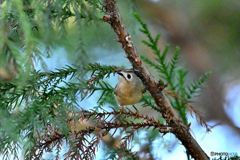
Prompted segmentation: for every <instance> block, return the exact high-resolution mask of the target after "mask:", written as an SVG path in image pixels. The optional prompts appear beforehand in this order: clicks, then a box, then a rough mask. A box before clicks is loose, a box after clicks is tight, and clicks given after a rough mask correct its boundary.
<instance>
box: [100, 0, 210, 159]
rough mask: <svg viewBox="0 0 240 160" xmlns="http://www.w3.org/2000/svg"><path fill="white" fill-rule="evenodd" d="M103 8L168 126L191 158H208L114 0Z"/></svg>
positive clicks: (106, 19) (106, 17) (108, 0)
mask: <svg viewBox="0 0 240 160" xmlns="http://www.w3.org/2000/svg"><path fill="white" fill-rule="evenodd" d="M105 9H106V15H105V16H104V17H103V21H105V22H108V23H109V24H110V25H111V27H112V29H113V30H114V32H115V33H116V34H117V36H118V38H119V42H120V43H121V45H122V48H123V50H124V51H125V53H126V55H127V58H128V59H129V61H130V63H131V64H132V66H133V69H134V72H135V73H136V75H137V76H138V77H139V78H140V79H141V80H142V82H143V83H144V85H145V87H146V89H147V90H148V91H149V93H150V94H151V95H152V97H153V98H154V100H155V103H156V104H157V106H158V107H159V108H160V110H161V113H162V116H163V118H164V119H165V120H166V121H167V122H168V124H169V126H170V127H172V131H171V132H172V133H173V134H175V136H176V137H177V138H178V139H179V140H180V141H181V142H182V144H183V145H184V146H185V148H186V150H187V152H188V153H189V154H190V155H191V156H192V157H193V158H195V159H200V160H205V159H209V157H208V156H207V155H206V153H205V152H204V151H203V150H202V148H201V147H200V146H199V144H198V143H197V141H196V140H195V139H194V138H193V137H192V135H191V134H190V132H189V128H188V127H187V126H185V125H184V124H183V122H182V121H181V120H180V119H179V118H178V116H177V114H176V113H175V111H174V109H173V107H172V106H171V104H170V102H169V100H168V99H167V97H166V96H165V94H164V92H163V91H162V88H160V87H159V86H158V85H157V83H156V81H155V80H154V78H153V76H152V75H151V73H150V72H149V71H148V69H147V68H146V66H145V64H144V63H143V61H142V60H141V58H140V56H139V55H138V53H137V50H136V48H135V47H134V45H133V42H132V40H131V36H130V35H129V33H128V32H127V31H126V29H125V27H124V24H123V21H122V19H121V16H120V13H119V10H118V8H117V4H116V0H105Z"/></svg>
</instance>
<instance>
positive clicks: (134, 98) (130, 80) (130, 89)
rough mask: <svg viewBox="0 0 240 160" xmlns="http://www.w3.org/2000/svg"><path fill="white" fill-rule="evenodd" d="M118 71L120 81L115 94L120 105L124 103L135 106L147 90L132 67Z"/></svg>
mask: <svg viewBox="0 0 240 160" xmlns="http://www.w3.org/2000/svg"><path fill="white" fill-rule="evenodd" d="M117 73H118V74H119V81H118V84H117V85H116V87H115V89H114V95H115V99H116V101H117V103H118V105H120V106H122V107H123V106H124V105H133V107H134V108H135V106H134V104H135V103H138V102H139V101H140V100H141V98H142V96H143V93H144V92H145V89H144V86H143V83H142V81H141V80H140V79H139V78H138V77H137V76H136V74H135V73H134V72H133V70H132V69H129V70H122V71H119V72H117ZM135 109H136V108H135ZM136 110H137V109H136ZM122 111H123V108H122Z"/></svg>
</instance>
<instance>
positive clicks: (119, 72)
mask: <svg viewBox="0 0 240 160" xmlns="http://www.w3.org/2000/svg"><path fill="white" fill-rule="evenodd" d="M117 74H119V75H120V76H122V77H123V78H124V79H125V80H126V81H127V79H126V78H125V77H124V76H123V74H122V71H118V72H117Z"/></svg>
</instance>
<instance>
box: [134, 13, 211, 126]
mask: <svg viewBox="0 0 240 160" xmlns="http://www.w3.org/2000/svg"><path fill="white" fill-rule="evenodd" d="M133 16H134V17H135V18H136V20H137V21H138V22H139V23H140V24H141V27H142V28H140V29H139V31H140V32H142V33H143V34H145V35H146V36H147V38H148V41H146V40H142V42H143V43H144V44H145V45H147V46H148V47H150V48H151V49H152V50H153V52H154V54H155V55H156V56H157V58H155V61H156V63H155V62H153V61H152V60H150V59H149V58H147V57H145V56H141V58H142V60H143V61H144V62H145V63H147V64H148V65H150V66H151V67H154V68H155V69H156V71H158V73H159V74H160V78H161V79H162V80H163V81H165V82H167V83H168V88H169V89H170V90H171V91H172V92H171V93H173V94H174V96H172V97H173V99H171V104H172V106H173V107H174V108H175V109H176V110H177V111H178V112H179V114H180V117H181V118H182V120H183V122H184V124H185V125H187V124H188V122H187V117H186V114H187V112H186V108H187V106H188V105H189V104H188V103H189V102H190V99H191V98H193V97H195V96H197V95H198V93H199V91H200V89H201V86H202V85H203V84H204V83H205V82H206V80H207V79H208V77H209V76H210V75H211V72H208V73H205V74H204V75H203V76H202V77H200V78H199V80H198V81H197V82H192V83H191V84H189V85H187V84H186V83H187V81H186V75H187V73H188V71H186V70H184V69H182V68H180V67H178V66H177V62H178V59H179V51H180V49H179V47H176V49H175V51H174V55H173V57H172V59H171V60H170V62H168V61H167V58H166V55H167V53H168V50H169V47H170V46H169V45H166V47H165V49H164V51H163V52H161V50H160V49H159V48H158V40H159V38H160V34H157V35H156V37H155V38H153V37H152V35H151V33H150V32H149V30H148V27H147V24H145V23H144V22H143V21H142V20H141V18H140V17H139V16H138V15H137V14H136V13H133ZM171 93H170V94H171ZM173 94H172V95H173ZM144 102H145V105H146V104H148V105H149V106H152V107H153V109H155V108H156V107H154V105H153V104H152V103H151V102H149V100H148V101H147V100H146V99H144ZM190 109H191V113H192V111H193V112H194V113H195V114H196V116H197V117H198V118H199V121H200V123H201V124H202V123H204V125H205V127H206V128H207V130H210V129H209V128H208V125H207V124H206V123H205V122H204V118H203V117H202V116H200V115H201V112H200V111H199V110H197V109H194V108H193V107H190Z"/></svg>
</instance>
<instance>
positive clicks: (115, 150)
mask: <svg viewBox="0 0 240 160" xmlns="http://www.w3.org/2000/svg"><path fill="white" fill-rule="evenodd" d="M132 2H134V3H135V1H134V0H132ZM103 12H104V9H103V4H102V1H100V0H85V1H83V0H79V1H76V0H60V1H48V0H41V1H39V0H32V1H30V0H23V1H20V0H7V1H4V2H3V3H2V5H1V18H0V34H1V35H2V36H1V37H0V51H1V53H0V56H1V60H0V61H1V65H0V73H5V72H6V74H4V75H3V74H1V75H0V76H1V77H0V78H1V80H0V117H1V118H0V128H1V129H0V153H1V154H2V155H3V158H4V159H10V158H11V157H10V155H11V156H13V157H14V159H17V158H19V151H20V150H22V151H23V156H24V157H25V159H40V158H42V156H43V154H44V152H52V151H54V150H55V151H56V157H55V158H56V159H60V158H59V157H60V151H63V150H64V148H63V147H64V142H66V143H67V144H68V147H66V148H67V151H66V152H65V153H64V155H63V156H64V157H65V158H72V159H74V158H75V159H78V158H82V159H87V158H94V156H95V154H96V150H97V148H98V147H99V144H100V140H102V139H101V138H102V137H104V136H106V135H111V136H112V137H113V139H114V138H115V137H114V135H115V134H116V132H117V131H119V132H120V135H121V136H122V138H121V140H120V141H121V144H120V145H119V146H111V147H110V148H108V149H107V150H106V154H107V156H108V158H109V159H116V158H119V157H125V158H126V159H139V155H138V154H137V153H135V152H132V151H131V149H129V147H128V146H129V144H130V143H131V142H132V141H134V135H135V134H136V131H137V132H138V131H142V130H144V131H146V132H150V133H149V134H148V136H146V137H145V139H146V140H147V141H148V142H149V145H151V144H152V143H153V141H154V140H155V139H156V138H158V137H159V135H160V134H159V132H161V129H162V130H165V129H166V128H167V126H166V125H165V122H164V121H163V119H157V120H155V119H154V118H153V117H149V116H148V115H136V114H135V113H134V112H132V111H131V110H129V109H128V110H124V111H122V112H121V113H120V111H118V110H117V107H116V106H117V104H116V101H115V99H114V96H113V87H112V86H111V85H110V84H109V83H107V81H106V78H109V77H110V75H111V74H113V75H115V72H116V71H118V70H120V69H121V68H124V67H119V66H110V65H101V64H99V63H88V64H87V62H85V60H86V56H87V54H86V51H85V44H84V43H83V40H82V34H83V33H82V32H81V30H82V29H83V28H84V27H85V26H88V25H89V24H90V23H91V21H97V22H99V21H100V19H101V18H100V16H99V15H100V14H102V13H103ZM134 17H135V18H136V19H137V20H138V21H139V22H140V24H141V26H142V29H140V31H141V32H142V33H144V34H145V35H146V36H147V38H148V41H145V40H143V43H144V44H146V45H147V46H148V47H150V48H151V49H152V50H153V52H154V53H155V55H156V56H157V58H156V62H153V61H152V60H150V59H148V58H146V57H142V59H143V60H144V61H145V62H146V63H147V64H149V65H150V66H152V67H154V68H155V69H156V70H157V71H158V72H159V74H160V77H161V78H162V80H163V81H164V82H167V83H168V87H169V89H170V90H171V92H170V93H169V95H172V97H173V98H172V99H171V104H172V105H173V107H174V108H175V109H176V110H177V111H178V112H179V114H180V116H181V118H182V119H183V121H184V123H185V124H186V125H187V123H188V122H187V119H186V114H187V112H186V106H188V104H189V102H191V101H190V99H191V98H193V97H195V96H196V95H198V94H199V91H200V89H201V86H202V85H203V84H204V83H205V81H206V79H207V78H208V77H209V76H210V73H206V74H205V75H204V76H202V77H200V78H199V80H198V81H196V82H192V83H191V84H189V85H187V84H186V80H185V78H186V74H187V71H185V70H183V69H182V68H179V67H178V64H177V62H178V59H179V48H176V50H175V52H174V55H173V58H172V59H171V60H170V62H167V60H166V59H167V58H166V57H167V53H168V50H169V47H170V46H168V45H167V46H166V48H165V50H164V51H163V52H161V50H160V49H159V48H158V40H159V38H160V34H157V36H156V37H155V38H153V37H152V36H151V34H150V32H149V30H148V27H147V25H146V24H145V23H143V21H142V20H141V19H140V17H139V16H138V15H137V14H134ZM71 18H74V22H73V23H76V25H77V26H78V27H79V30H78V32H77V33H78V38H79V39H78V41H77V42H76V43H77V44H78V47H77V48H75V49H74V51H75V52H81V54H80V56H81V58H82V59H81V61H80V63H79V66H78V67H73V66H66V67H64V68H61V69H56V71H48V68H47V65H46V64H45V63H44V60H43V57H50V56H51V54H52V49H53V48H55V47H59V46H61V44H63V43H65V44H67V45H65V46H64V47H66V48H68V47H69V46H71V44H68V42H67V41H68V37H67V36H66V35H67V30H68V27H69V26H68V24H69V23H68V22H69V21H70V19H71ZM63 41H64V42H63ZM69 48H70V47H69ZM78 60H79V59H78ZM34 61H40V62H41V63H42V67H43V68H44V69H45V71H37V70H35V68H34ZM3 71H4V72H3ZM97 92H98V93H100V97H99V99H98V100H96V101H97V104H98V106H97V107H96V106H95V107H94V106H90V107H92V108H94V109H92V110H86V109H85V106H80V101H82V100H84V99H87V98H89V97H91V96H92V95H93V94H95V93H97ZM142 102H144V104H143V106H150V107H152V108H153V109H155V110H156V111H158V112H160V110H159V108H157V107H156V106H155V104H154V101H153V99H152V97H151V96H150V94H145V95H144V97H143V99H142ZM107 104H110V105H111V107H107ZM106 108H107V109H106ZM190 109H191V110H190V111H193V112H194V113H197V117H198V118H199V119H200V123H204V120H203V119H202V116H201V115H199V113H198V110H197V111H196V110H195V109H194V108H193V107H190ZM109 110H110V111H109ZM191 113H192V112H191ZM120 114H122V115H120ZM84 121H88V122H89V123H90V125H89V126H84V124H83V122H84ZM206 126H207V125H206Z"/></svg>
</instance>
